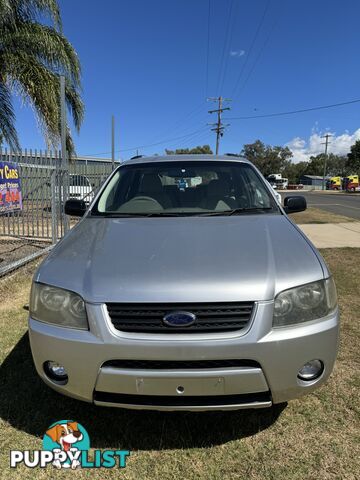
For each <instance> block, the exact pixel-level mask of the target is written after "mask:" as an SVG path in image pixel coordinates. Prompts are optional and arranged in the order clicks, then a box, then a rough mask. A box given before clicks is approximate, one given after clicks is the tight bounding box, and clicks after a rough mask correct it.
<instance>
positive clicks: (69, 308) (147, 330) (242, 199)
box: [29, 155, 339, 411]
mask: <svg viewBox="0 0 360 480" xmlns="http://www.w3.org/2000/svg"><path fill="white" fill-rule="evenodd" d="M179 178H184V179H191V178H197V179H199V178H200V179H201V183H199V182H198V181H197V182H196V185H194V186H192V185H191V182H188V184H187V187H186V188H183V185H181V184H179V183H178V182H177V179H179ZM305 209H306V200H305V198H304V197H301V196H294V195H291V196H288V197H286V198H285V199H284V207H282V206H281V205H279V203H278V202H277V201H276V200H275V198H274V195H273V191H272V190H271V189H270V188H269V185H268V183H267V182H266V181H265V179H264V178H263V177H262V175H261V174H260V172H259V171H258V170H257V169H256V168H255V167H254V166H253V165H252V164H251V163H250V162H249V161H247V160H246V159H244V158H241V157H226V156H216V155H174V156H171V155H168V156H164V157H156V156H155V157H148V158H146V157H144V158H139V159H134V160H129V161H127V162H124V163H123V164H122V165H121V166H120V167H118V168H117V169H116V170H115V171H114V172H113V173H112V174H111V176H110V177H109V178H108V180H107V182H106V183H105V184H104V185H103V187H102V188H101V190H100V192H99V194H98V195H97V196H96V198H95V199H94V201H93V203H92V204H91V206H90V208H89V209H87V210H86V206H85V203H84V201H82V200H79V199H72V200H68V201H67V202H66V205H65V213H67V214H69V215H77V216H81V217H83V218H82V220H81V221H80V222H78V224H77V225H76V226H75V227H74V228H72V229H71V230H70V232H69V233H68V234H67V235H66V236H65V237H64V238H63V239H62V240H61V241H60V242H59V243H58V244H57V245H56V246H55V248H54V249H53V250H52V252H51V253H50V255H49V256H48V257H47V258H46V259H45V260H44V262H43V263H42V265H41V266H40V268H39V269H38V271H37V272H36V274H35V276H34V281H33V285H32V291H31V300H30V313H29V336H30V344H31V350H32V355H33V358H34V362H35V365H36V369H37V372H38V374H39V375H40V376H41V378H42V379H43V380H44V382H45V383H46V384H47V385H48V386H50V387H51V388H53V389H55V390H57V391H58V392H60V393H63V394H65V395H69V396H71V397H75V398H77V399H79V400H85V401H87V402H93V403H95V404H96V405H102V406H117V407H122V408H124V407H127V408H136V409H152V410H154V409H157V410H194V411H198V410H234V409H239V408H263V407H270V406H271V405H273V404H277V403H282V402H286V401H288V400H291V399H293V398H297V397H300V396H302V395H305V394H307V393H310V392H312V391H313V390H315V389H316V388H318V387H319V386H320V385H322V384H323V383H324V382H325V381H326V380H327V378H328V377H329V375H330V373H331V371H332V369H333V366H334V362H335V358H336V353H337V345H338V335H339V310H338V306H337V297H336V289H335V284H334V280H333V278H332V276H331V274H330V271H329V269H328V267H327V265H326V263H325V262H324V260H323V259H322V257H321V255H320V253H319V252H318V251H317V250H316V249H315V247H314V245H312V244H311V243H310V241H309V240H308V239H307V238H306V237H305V236H304V234H303V233H302V232H301V230H300V229H299V228H298V227H297V226H296V225H295V224H294V223H293V222H292V221H291V220H290V218H289V217H288V216H287V213H295V212H300V211H303V210H305Z"/></svg>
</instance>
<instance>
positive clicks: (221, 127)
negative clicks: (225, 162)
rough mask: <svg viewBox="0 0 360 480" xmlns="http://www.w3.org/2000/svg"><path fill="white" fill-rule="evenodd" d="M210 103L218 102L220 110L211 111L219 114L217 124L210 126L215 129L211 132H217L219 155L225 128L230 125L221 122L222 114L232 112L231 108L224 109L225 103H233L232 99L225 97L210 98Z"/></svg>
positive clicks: (217, 152)
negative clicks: (225, 111) (226, 111)
mask: <svg viewBox="0 0 360 480" xmlns="http://www.w3.org/2000/svg"><path fill="white" fill-rule="evenodd" d="M208 100H209V101H212V102H218V108H217V109H215V110H209V113H217V122H216V123H209V124H208V125H213V126H214V128H212V129H211V130H212V131H213V132H216V148H215V154H216V155H218V154H219V144H220V137H222V136H223V135H224V130H225V127H228V126H229V125H230V124H229V123H227V124H224V123H222V122H221V114H222V112H223V111H224V110H230V107H223V102H231V100H230V98H223V97H221V96H220V97H211V98H208Z"/></svg>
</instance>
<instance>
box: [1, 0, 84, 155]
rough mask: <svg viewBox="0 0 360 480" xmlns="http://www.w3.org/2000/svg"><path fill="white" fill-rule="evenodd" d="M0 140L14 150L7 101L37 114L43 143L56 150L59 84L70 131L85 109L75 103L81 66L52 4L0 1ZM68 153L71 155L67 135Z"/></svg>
mask: <svg viewBox="0 0 360 480" xmlns="http://www.w3.org/2000/svg"><path fill="white" fill-rule="evenodd" d="M0 65H1V68H0V138H3V140H4V141H6V142H7V143H8V144H9V145H10V147H11V148H14V149H17V148H19V139H18V135H17V132H16V128H15V114H14V108H13V103H12V95H13V94H16V95H18V96H20V97H21V99H22V100H23V101H24V102H25V103H26V104H28V105H30V106H32V107H33V109H34V111H35V112H36V114H37V117H38V121H39V124H40V126H41V128H42V131H43V133H44V135H45V136H46V138H48V139H49V140H50V142H51V143H52V144H53V145H54V147H55V146H57V145H58V142H59V139H60V132H61V126H60V82H59V75H64V76H65V79H66V87H65V90H66V92H65V95H66V103H67V107H68V109H69V112H70V114H71V116H72V118H73V121H74V125H75V128H76V129H77V130H79V128H80V125H81V122H82V119H83V112H84V107H83V103H82V100H81V97H80V88H81V80H80V75H81V71H80V63H79V59H78V57H77V55H76V53H75V50H74V49H73V47H72V46H71V44H70V43H69V42H68V40H67V39H66V38H65V37H64V35H63V34H62V28H61V18H60V12H59V6H58V1H57V0H0ZM67 144H68V149H69V151H70V152H71V151H72V150H73V144H72V140H71V134H70V130H69V129H68V135H67Z"/></svg>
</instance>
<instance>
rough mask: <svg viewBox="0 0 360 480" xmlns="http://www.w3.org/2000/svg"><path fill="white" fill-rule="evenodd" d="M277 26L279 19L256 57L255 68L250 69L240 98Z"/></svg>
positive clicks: (239, 93)
mask: <svg viewBox="0 0 360 480" xmlns="http://www.w3.org/2000/svg"><path fill="white" fill-rule="evenodd" d="M277 24H278V18H277V19H276V20H275V22H274V23H273V25H272V27H271V29H270V33H269V35H268V36H267V37H266V39H265V42H264V43H263V46H262V47H261V49H260V50H259V53H258V55H257V57H256V60H255V62H254V63H253V66H252V67H251V69H250V71H249V73H248V76H247V77H246V78H245V81H244V83H243V84H242V86H241V88H240V90H239V91H238V94H237V97H240V95H241V94H242V92H243V91H244V89H245V87H246V85H247V83H248V81H249V79H250V77H251V75H252V74H253V72H254V70H255V68H256V66H257V64H258V63H259V60H260V58H261V56H262V54H263V53H264V51H265V49H266V47H267V45H268V43H269V41H270V38H271V35H272V33H273V31H274V30H275V27H276V25H277Z"/></svg>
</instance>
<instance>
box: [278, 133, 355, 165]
mask: <svg viewBox="0 0 360 480" xmlns="http://www.w3.org/2000/svg"><path fill="white" fill-rule="evenodd" d="M326 133H329V134H330V135H332V137H330V139H329V148H328V152H329V153H334V154H336V155H346V154H347V153H349V151H350V147H351V145H353V144H354V143H355V142H356V141H357V140H360V128H358V129H357V130H355V131H354V132H353V133H352V134H351V133H349V132H348V131H345V132H344V133H342V134H340V135H336V133H335V132H326ZM323 136H324V133H321V132H319V131H318V130H317V127H316V128H314V129H313V131H312V133H311V135H310V137H309V138H308V139H304V138H301V137H294V138H293V139H292V140H290V141H289V142H288V143H286V144H285V146H286V147H289V148H290V150H291V151H292V152H293V155H294V157H293V161H294V162H295V163H298V162H303V161H305V162H307V161H309V160H310V157H311V156H316V155H318V154H319V153H324V145H323V144H324V141H325V139H324V138H322V137H323Z"/></svg>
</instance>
